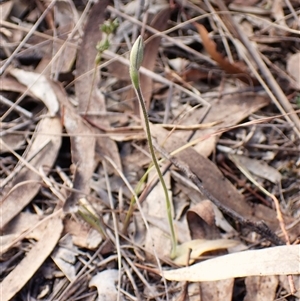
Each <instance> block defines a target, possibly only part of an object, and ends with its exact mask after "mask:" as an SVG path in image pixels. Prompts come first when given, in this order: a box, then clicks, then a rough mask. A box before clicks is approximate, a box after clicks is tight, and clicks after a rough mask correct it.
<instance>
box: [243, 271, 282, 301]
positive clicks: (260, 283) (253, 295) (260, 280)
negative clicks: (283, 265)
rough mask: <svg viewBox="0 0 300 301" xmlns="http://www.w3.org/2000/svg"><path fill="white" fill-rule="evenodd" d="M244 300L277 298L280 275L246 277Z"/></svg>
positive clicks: (271, 299)
mask: <svg viewBox="0 0 300 301" xmlns="http://www.w3.org/2000/svg"><path fill="white" fill-rule="evenodd" d="M245 284H246V292H247V294H246V296H245V299H244V301H273V300H275V299H276V290H277V286H278V276H252V277H247V278H246V279H245Z"/></svg>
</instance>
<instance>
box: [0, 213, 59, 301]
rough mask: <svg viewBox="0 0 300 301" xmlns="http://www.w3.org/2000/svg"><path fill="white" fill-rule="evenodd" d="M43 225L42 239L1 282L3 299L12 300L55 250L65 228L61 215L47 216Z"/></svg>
mask: <svg viewBox="0 0 300 301" xmlns="http://www.w3.org/2000/svg"><path fill="white" fill-rule="evenodd" d="M41 227H43V229H44V230H43V232H44V233H43V236H42V237H41V239H40V240H39V241H38V242H37V243H36V244H35V245H34V246H33V247H32V249H31V250H30V251H29V252H28V253H27V254H26V256H25V257H24V259H23V260H22V261H21V262H20V263H19V264H18V265H17V266H16V267H15V268H14V269H13V270H12V271H11V272H10V274H9V275H8V276H6V277H5V279H4V280H3V281H2V282H1V283H0V291H1V298H2V300H10V299H11V298H12V297H13V296H14V295H15V294H16V293H17V292H18V291H19V290H20V289H21V288H22V287H23V286H24V285H25V284H26V283H27V282H28V281H29V280H30V279H31V278H32V276H33V275H34V274H35V273H36V271H37V270H38V268H40V266H41V265H42V263H43V262H44V261H45V260H46V259H47V257H48V256H49V255H50V253H51V252H52V251H53V249H54V247H55V246H56V244H57V242H58V240H59V238H60V235H61V232H62V230H63V224H62V220H61V216H60V215H59V214H55V215H53V216H52V217H50V218H45V221H44V222H43V223H42V225H41Z"/></svg>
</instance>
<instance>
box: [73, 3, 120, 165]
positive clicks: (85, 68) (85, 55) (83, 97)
mask: <svg viewBox="0 0 300 301" xmlns="http://www.w3.org/2000/svg"><path fill="white" fill-rule="evenodd" d="M108 3H109V1H106V0H105V1H99V2H98V3H97V4H95V5H94V6H93V7H92V9H91V12H90V15H89V19H88V21H87V24H86V26H85V29H84V36H83V39H82V44H81V46H80V48H79V51H78V55H77V61H76V75H77V79H76V81H75V93H76V96H77V98H78V102H79V106H78V112H79V114H81V115H85V114H86V113H87V112H101V113H105V112H106V105H105V99H104V96H103V94H102V93H101V92H100V91H99V89H98V87H97V85H98V82H99V80H100V78H99V72H96V78H95V80H94V83H93V72H91V71H93V70H94V68H95V67H96V65H95V58H96V54H97V50H96V45H97V43H98V42H99V41H101V39H102V32H101V31H100V29H99V24H103V23H104V20H105V8H106V6H107V5H108ZM93 84H94V85H93ZM76 119H78V117H76ZM85 119H86V120H87V121H88V122H89V123H90V124H92V125H94V126H95V127H97V128H99V129H103V128H109V127H110V124H109V122H108V120H107V119H104V118H101V117H99V116H97V114H93V115H88V114H87V115H86V116H85ZM81 123H82V121H81ZM86 130H87V128H86ZM97 132H98V133H99V131H97ZM83 133H84V132H82V134H83ZM86 133H87V134H88V133H91V131H90V130H87V132H86ZM82 146H83V147H84V144H83V145H82ZM96 152H97V153H99V154H100V155H107V156H109V157H110V158H112V159H113V160H114V162H115V163H116V164H117V166H118V168H119V169H120V170H122V165H121V160H120V157H119V151H118V148H117V145H116V143H115V142H114V141H112V140H111V139H109V138H102V137H99V138H97V140H96ZM91 158H94V156H92V157H90V159H89V160H93V159H91Z"/></svg>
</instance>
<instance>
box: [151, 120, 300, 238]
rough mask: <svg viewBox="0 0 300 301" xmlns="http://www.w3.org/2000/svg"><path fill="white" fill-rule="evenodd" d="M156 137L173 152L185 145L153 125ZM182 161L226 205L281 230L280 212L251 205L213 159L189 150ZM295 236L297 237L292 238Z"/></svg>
mask: <svg viewBox="0 0 300 301" xmlns="http://www.w3.org/2000/svg"><path fill="white" fill-rule="evenodd" d="M151 132H152V136H153V137H155V138H156V139H157V141H158V143H159V144H161V145H164V148H165V149H166V150H167V151H168V152H169V153H171V152H172V151H174V150H176V149H178V148H179V147H181V146H182V145H183V144H184V142H183V141H182V140H181V139H180V138H179V137H176V136H173V135H172V136H170V137H169V138H168V139H166V138H167V137H168V132H167V131H165V130H164V129H162V128H161V127H160V126H159V125H155V126H154V125H151ZM175 157H178V159H179V160H180V161H182V162H184V163H185V164H187V165H188V166H189V168H190V170H191V171H192V172H193V173H194V174H195V175H196V176H197V177H198V178H199V179H200V180H201V181H202V183H203V186H204V188H206V190H208V191H209V192H210V193H211V194H212V195H213V196H214V197H216V198H217V199H218V200H219V201H220V202H221V203H222V204H223V205H225V206H226V207H228V208H231V209H233V210H234V211H236V212H237V213H239V215H241V216H243V217H244V218H246V219H249V220H253V221H261V220H263V221H264V222H265V223H266V224H267V225H268V226H269V228H270V229H272V230H273V231H276V230H277V229H278V227H279V226H278V221H277V218H276V212H275V211H273V210H272V209H270V208H268V207H266V206H260V205H253V206H250V205H249V204H248V203H247V202H246V201H245V199H244V197H243V196H242V195H241V194H240V193H239V192H238V191H237V189H236V188H235V187H234V186H233V185H232V184H231V183H230V182H229V181H228V180H227V179H226V178H224V176H223V174H222V173H221V172H220V171H219V169H218V168H217V167H216V165H215V164H214V163H213V162H211V161H210V160H209V159H207V158H205V157H204V156H202V155H200V154H199V153H198V152H196V151H195V150H194V149H192V148H189V149H185V150H183V151H181V152H180V153H179V154H178V155H176V156H175ZM284 219H285V222H286V224H287V225H288V224H290V223H291V222H293V221H294V219H293V218H291V217H288V216H285V217H284ZM299 228H300V226H299V225H298V226H296V227H294V228H293V229H291V230H290V233H289V234H290V235H291V239H292V240H293V239H295V237H297V236H298V233H299V232H298V231H299ZM292 237H293V238H292Z"/></svg>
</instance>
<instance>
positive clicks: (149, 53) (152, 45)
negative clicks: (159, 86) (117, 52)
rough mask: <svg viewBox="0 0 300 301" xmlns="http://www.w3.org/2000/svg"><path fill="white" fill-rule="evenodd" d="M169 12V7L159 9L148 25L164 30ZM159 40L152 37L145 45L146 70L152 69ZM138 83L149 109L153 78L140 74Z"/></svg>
mask: <svg viewBox="0 0 300 301" xmlns="http://www.w3.org/2000/svg"><path fill="white" fill-rule="evenodd" d="M170 13H171V10H170V8H169V7H168V8H165V9H163V10H161V11H160V12H159V13H158V14H157V15H156V16H155V18H154V19H153V20H152V22H151V24H150V26H151V27H153V28H154V29H156V30H159V31H164V30H165V29H166V28H167V24H168V22H167V21H168V20H169V18H170ZM150 37H151V35H149V36H148V37H147V38H150ZM145 40H146V37H145ZM160 40H161V37H159V36H158V37H155V38H154V39H151V41H149V42H148V43H146V45H145V49H144V59H143V63H142V66H143V67H145V68H146V69H148V70H152V71H153V70H154V67H155V63H156V59H157V54H158V49H159V45H160ZM140 83H141V89H142V91H143V93H144V97H145V103H146V107H147V108H148V109H149V106H150V100H151V97H152V90H153V79H152V78H150V77H149V76H146V75H145V74H141V75H140Z"/></svg>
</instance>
